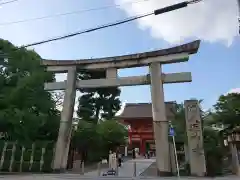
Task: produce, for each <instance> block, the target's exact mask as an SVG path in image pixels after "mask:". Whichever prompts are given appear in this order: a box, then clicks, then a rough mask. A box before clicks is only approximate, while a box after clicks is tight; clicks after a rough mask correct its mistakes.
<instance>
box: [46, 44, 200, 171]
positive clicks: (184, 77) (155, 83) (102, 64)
mask: <svg viewBox="0 0 240 180" xmlns="http://www.w3.org/2000/svg"><path fill="white" fill-rule="evenodd" d="M199 45H200V41H199V40H197V41H194V42H191V43H188V44H184V45H180V46H176V47H173V48H169V49H162V50H157V51H151V52H144V53H138V54H131V55H124V56H115V57H107V58H98V59H81V60H43V61H42V65H43V66H46V67H47V71H51V72H54V73H67V80H66V81H62V82H50V83H46V84H45V89H46V90H49V91H51V90H65V96H64V102H63V110H62V113H61V123H60V128H59V136H58V140H57V144H56V149H57V151H56V152H55V158H54V165H53V166H54V167H53V168H54V169H55V170H64V169H66V165H67V157H68V150H69V143H70V138H71V122H72V116H73V107H74V103H75V96H76V89H80V88H98V87H99V88H100V87H114V86H137V85H147V84H150V87H151V97H152V113H153V128H154V137H155V146H156V156H157V170H158V173H159V175H169V174H171V168H170V161H169V144H168V120H167V118H166V112H165V104H164V93H163V83H182V82H191V81H192V78H191V73H190V72H180V73H168V74H164V73H163V72H162V65H164V64H171V63H180V62H187V61H188V59H189V56H190V55H191V54H195V53H197V51H198V48H199ZM142 66H149V74H146V75H143V76H130V77H119V76H118V73H117V72H118V69H123V68H134V67H142ZM78 70H93V71H94V70H104V71H106V78H103V79H89V80H77V75H76V74H77V72H78ZM159 124H161V125H159Z"/></svg>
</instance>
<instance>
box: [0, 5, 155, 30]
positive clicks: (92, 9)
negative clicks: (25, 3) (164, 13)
mask: <svg viewBox="0 0 240 180" xmlns="http://www.w3.org/2000/svg"><path fill="white" fill-rule="evenodd" d="M146 1H150V0H137V1H133V2H127V3H122V4H116V5H108V6H102V7H96V8H90V9H82V10H78V11H70V12H65V13H59V14H53V15H47V16H40V17H35V18H29V19H22V20H17V21H11V22H3V23H0V26H8V25H12V24H19V23H26V22H31V21H38V20H44V19H50V18H55V17H62V16H67V15H72V14H83V13H88V12H92V11H100V10H104V9H110V8H116V7H121V6H124V5H127V4H137V3H141V2H146Z"/></svg>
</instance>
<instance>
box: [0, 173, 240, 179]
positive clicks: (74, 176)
mask: <svg viewBox="0 0 240 180" xmlns="http://www.w3.org/2000/svg"><path fill="white" fill-rule="evenodd" d="M0 179H4V180H106V179H107V180H133V178H126V177H108V178H106V177H101V178H99V177H89V176H79V175H77V174H56V175H54V174H51V175H18V176H14V175H6V176H1V175H0ZM239 179H240V178H239V177H233V176H228V177H221V178H214V179H213V178H194V177H183V178H180V179H178V178H174V177H171V178H164V177H162V178H145V177H136V178H134V180H239Z"/></svg>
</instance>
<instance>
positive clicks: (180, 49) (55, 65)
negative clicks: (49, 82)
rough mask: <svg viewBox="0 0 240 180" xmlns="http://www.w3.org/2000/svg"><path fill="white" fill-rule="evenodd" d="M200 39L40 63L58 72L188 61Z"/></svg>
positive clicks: (197, 46)
mask: <svg viewBox="0 0 240 180" xmlns="http://www.w3.org/2000/svg"><path fill="white" fill-rule="evenodd" d="M199 44H200V41H199V40H197V41H193V42H191V43H188V44H184V45H181V46H176V47H173V48H169V49H162V50H157V51H151V52H144V53H138V54H131V55H124V56H114V57H106V58H97V59H82V60H42V65H44V66H47V68H48V69H47V70H48V71H52V72H56V73H60V72H66V71H67V70H68V66H77V68H78V69H92V70H93V69H96V70H97V69H108V68H117V69H119V68H131V67H140V66H146V65H148V64H149V63H152V62H160V63H161V64H169V63H178V62H184V61H188V57H189V54H194V53H196V52H197V51H198V48H199Z"/></svg>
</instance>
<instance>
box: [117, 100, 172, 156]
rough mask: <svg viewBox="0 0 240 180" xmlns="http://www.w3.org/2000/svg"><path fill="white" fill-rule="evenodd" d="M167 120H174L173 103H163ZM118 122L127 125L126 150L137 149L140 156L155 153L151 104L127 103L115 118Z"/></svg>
mask: <svg viewBox="0 0 240 180" xmlns="http://www.w3.org/2000/svg"><path fill="white" fill-rule="evenodd" d="M165 104H166V115H167V119H168V120H171V119H173V118H174V107H175V102H165ZM117 118H118V119H119V121H120V122H121V123H123V124H124V125H128V126H129V129H128V141H129V144H128V149H132V148H139V152H140V154H141V155H143V154H145V153H146V151H148V150H150V151H153V152H154V151H155V143H154V134H153V118H152V104H151V103H127V104H126V105H125V108H124V110H123V112H122V113H121V114H120V115H119V116H117Z"/></svg>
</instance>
